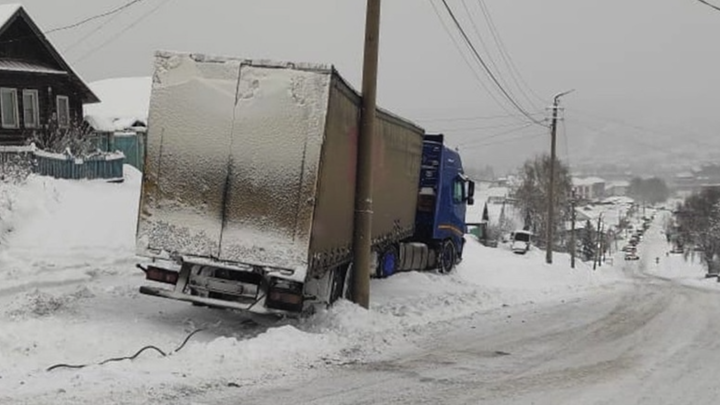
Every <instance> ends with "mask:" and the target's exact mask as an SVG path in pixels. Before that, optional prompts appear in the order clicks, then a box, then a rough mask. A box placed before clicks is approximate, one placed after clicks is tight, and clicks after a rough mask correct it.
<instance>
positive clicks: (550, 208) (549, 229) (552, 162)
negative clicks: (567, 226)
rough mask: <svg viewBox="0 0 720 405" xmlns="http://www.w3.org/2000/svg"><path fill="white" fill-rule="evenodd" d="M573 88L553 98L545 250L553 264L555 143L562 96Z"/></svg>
mask: <svg viewBox="0 0 720 405" xmlns="http://www.w3.org/2000/svg"><path fill="white" fill-rule="evenodd" d="M572 91H573V90H570V91H566V92H563V93H560V94H557V95H556V96H555V98H554V99H553V106H552V110H553V115H552V124H551V127H550V187H549V188H548V202H547V205H548V212H547V243H546V245H547V250H546V251H545V262H546V263H548V264H552V251H553V237H554V235H553V233H554V232H553V228H554V224H555V159H556V156H555V149H556V148H555V145H556V144H557V119H558V109H559V108H560V97H562V96H564V95H566V94H568V93H570V92H572Z"/></svg>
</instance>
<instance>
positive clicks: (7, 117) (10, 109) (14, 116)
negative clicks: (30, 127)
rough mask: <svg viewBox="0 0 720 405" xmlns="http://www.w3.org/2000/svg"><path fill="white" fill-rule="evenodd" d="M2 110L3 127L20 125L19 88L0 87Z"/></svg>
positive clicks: (0, 107) (0, 109) (0, 106)
mask: <svg viewBox="0 0 720 405" xmlns="http://www.w3.org/2000/svg"><path fill="white" fill-rule="evenodd" d="M0 111H1V112H2V127H3V128H17V127H18V121H19V118H18V102H17V90H15V89H7V88H0Z"/></svg>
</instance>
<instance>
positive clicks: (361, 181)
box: [352, 0, 380, 308]
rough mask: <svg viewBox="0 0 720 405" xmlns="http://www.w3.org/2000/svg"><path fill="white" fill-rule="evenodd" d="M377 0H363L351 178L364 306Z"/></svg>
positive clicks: (356, 272) (358, 290)
mask: <svg viewBox="0 0 720 405" xmlns="http://www.w3.org/2000/svg"><path fill="white" fill-rule="evenodd" d="M379 37H380V0H367V10H366V17H365V52H364V56H363V57H364V61H363V78H362V112H361V119H360V120H361V122H360V136H359V137H358V147H357V172H356V178H355V221H354V235H353V271H352V276H353V277H352V287H353V288H352V300H353V301H354V302H355V303H357V304H360V305H361V306H362V307H364V308H368V306H369V305H370V268H371V264H372V263H371V260H372V254H371V253H372V252H371V249H372V214H373V195H372V188H373V178H372V175H373V162H372V158H373V156H372V151H373V138H374V137H375V99H376V96H377V72H378V49H379V46H378V45H379V39H380V38H379Z"/></svg>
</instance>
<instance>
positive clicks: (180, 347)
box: [45, 329, 205, 371]
mask: <svg viewBox="0 0 720 405" xmlns="http://www.w3.org/2000/svg"><path fill="white" fill-rule="evenodd" d="M203 330H205V329H196V330H194V331H192V332H191V333H190V334H188V335H187V337H185V340H183V342H182V343H181V344H180V346H178V347H177V349H175V350H173V351H172V352H170V353H165V352H164V351H163V350H162V349H160V348H158V347H157V346H153V345H147V346H144V347H143V348H141V349H140V350H138V351H137V352H136V353H135V354H133V355H132V356H124V357H113V358H109V359H105V360H103V361H101V362H100V363H97V365H98V366H101V365H103V364H107V363H111V362H114V361H123V360H131V361H132V360H135V359H136V358H137V357H138V356H140V354H142V353H143V352H144V351H146V350H155V351H156V352H158V353H160V355H161V356H163V357H167V356H168V355H170V354H172V353H177V352H179V351H180V350H182V348H183V347H185V345H186V344H187V342H188V341H189V340H190V338H191V337H193V335H195V334H196V333H198V332H200V331H203ZM90 365H92V364H65V363H60V364H55V365H52V366H50V367H48V368H47V369H46V370H45V371H52V370H55V369H58V368H84V367H87V366H90Z"/></svg>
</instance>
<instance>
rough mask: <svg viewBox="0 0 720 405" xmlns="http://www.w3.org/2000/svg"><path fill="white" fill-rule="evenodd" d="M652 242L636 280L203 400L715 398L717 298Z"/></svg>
mask: <svg viewBox="0 0 720 405" xmlns="http://www.w3.org/2000/svg"><path fill="white" fill-rule="evenodd" d="M647 239H648V240H647V241H646V242H645V243H643V244H641V249H642V250H644V251H643V252H642V255H643V259H642V260H641V261H640V262H639V263H637V262H633V263H628V264H627V265H626V266H625V272H626V273H627V276H628V280H627V282H624V283H618V284H615V285H613V286H611V287H607V288H604V289H601V290H596V291H594V292H593V294H588V295H586V296H584V297H582V298H576V299H572V300H568V301H565V302H560V303H551V304H546V305H534V306H530V307H528V306H523V307H521V308H519V309H515V308H504V309H501V310H495V311H491V312H489V313H483V314H477V315H475V316H470V317H465V318H462V319H457V320H454V321H451V322H447V323H438V324H435V325H433V330H434V331H433V332H432V333H428V334H426V336H425V338H423V339H422V340H421V341H419V342H416V344H417V348H416V349H415V350H412V351H409V352H405V353H402V354H399V355H396V356H394V357H389V358H386V359H383V360H380V361H373V362H365V363H361V364H347V365H341V366H335V367H331V368H330V369H326V370H323V371H321V372H310V373H307V374H305V375H295V376H293V377H291V378H288V379H287V381H286V382H282V383H279V382H277V381H275V382H272V383H269V384H266V385H265V386H263V387H257V386H256V387H243V388H236V389H233V390H230V391H225V392H222V393H217V392H214V393H209V394H208V395H207V396H206V397H205V398H203V399H198V403H207V404H232V403H237V400H238V398H242V403H243V404H278V403H294V404H381V403H382V404H478V403H483V404H553V405H557V404H653V405H657V404H668V405H670V404H672V405H678V404H694V405H700V404H717V403H718V401H719V400H720V387H719V386H718V383H717V371H718V370H719V369H720V340H719V339H718V331H720V294H719V293H718V290H717V288H715V286H713V285H712V284H708V282H704V281H701V279H699V278H698V277H697V276H698V274H697V272H695V273H694V274H693V272H691V271H688V266H687V265H684V264H682V263H681V262H680V261H679V257H673V256H670V257H665V255H664V244H663V243H662V240H661V236H660V235H659V232H657V230H654V232H652V233H650V234H649V235H648V238H647ZM656 257H660V258H661V259H660V264H657V263H656V261H655V258H656ZM665 261H669V262H674V263H675V264H676V265H677V266H678V267H679V268H682V269H684V270H685V273H684V274H682V276H681V278H680V279H679V280H678V279H672V278H667V277H663V278H659V277H656V276H653V275H649V274H650V273H657V272H658V268H660V267H661V266H664V265H665ZM666 270H671V268H670V265H668V266H667V268H666ZM676 270H677V269H676ZM689 279H692V280H694V281H695V282H694V283H687V282H685V281H687V280H689ZM688 284H690V285H688Z"/></svg>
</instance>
